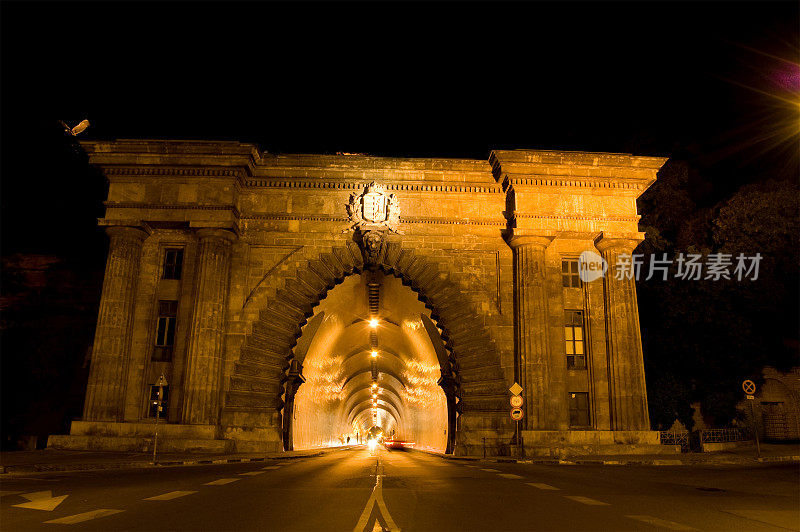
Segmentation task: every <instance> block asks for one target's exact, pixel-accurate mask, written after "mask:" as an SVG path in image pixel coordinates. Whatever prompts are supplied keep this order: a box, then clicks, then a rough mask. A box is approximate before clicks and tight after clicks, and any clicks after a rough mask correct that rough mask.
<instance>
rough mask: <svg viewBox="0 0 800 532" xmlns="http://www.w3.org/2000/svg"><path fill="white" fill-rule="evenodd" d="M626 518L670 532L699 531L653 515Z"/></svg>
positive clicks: (628, 516)
mask: <svg viewBox="0 0 800 532" xmlns="http://www.w3.org/2000/svg"><path fill="white" fill-rule="evenodd" d="M625 517H627V518H629V519H636V520H637V521H641V522H643V523H647V524H649V525H656V526H662V527H664V528H669V529H670V530H697V529H696V528H692V527H690V526H686V525H682V524H680V523H676V522H675V521H667V520H666V519H659V518H658V517H653V516H651V515H626V516H625Z"/></svg>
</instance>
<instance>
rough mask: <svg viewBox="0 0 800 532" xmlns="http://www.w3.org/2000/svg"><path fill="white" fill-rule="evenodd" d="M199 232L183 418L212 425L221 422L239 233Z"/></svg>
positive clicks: (190, 422) (194, 422)
mask: <svg viewBox="0 0 800 532" xmlns="http://www.w3.org/2000/svg"><path fill="white" fill-rule="evenodd" d="M197 236H198V238H199V241H200V243H199V246H198V257H197V267H196V272H197V273H196V275H195V303H194V309H193V312H192V330H191V332H190V338H189V349H188V354H187V359H186V369H185V380H184V387H183V397H184V400H183V410H182V419H183V422H184V423H187V424H199V425H212V424H216V423H217V422H218V418H219V410H220V395H221V390H222V354H223V352H224V343H225V309H226V301H227V297H228V284H229V279H230V263H231V243H232V242H233V240H234V239H235V235H234V234H233V233H232V232H230V231H226V230H223V229H200V230H198V231H197Z"/></svg>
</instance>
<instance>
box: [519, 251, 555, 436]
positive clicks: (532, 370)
mask: <svg viewBox="0 0 800 532" xmlns="http://www.w3.org/2000/svg"><path fill="white" fill-rule="evenodd" d="M551 240H552V239H551V238H548V237H540V236H513V237H512V238H511V239H509V245H510V246H511V248H512V249H513V250H514V346H515V356H514V374H515V378H516V380H517V382H518V383H519V384H520V386H522V388H523V390H524V391H523V392H522V395H523V398H524V400H525V402H524V404H523V409H524V410H525V418H524V421H523V428H524V429H525V430H545V429H548V428H550V423H549V421H548V415H547V409H546V404H547V398H548V392H549V380H550V376H549V371H550V367H549V364H548V361H549V350H548V340H547V339H548V329H547V288H546V285H545V263H544V251H545V249H546V248H547V246H548V245H549V244H550V241H551Z"/></svg>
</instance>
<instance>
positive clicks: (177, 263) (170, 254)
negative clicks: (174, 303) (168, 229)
mask: <svg viewBox="0 0 800 532" xmlns="http://www.w3.org/2000/svg"><path fill="white" fill-rule="evenodd" d="M181 273H183V250H182V249H167V250H166V251H164V271H163V275H162V276H161V278H162V279H180V278H181Z"/></svg>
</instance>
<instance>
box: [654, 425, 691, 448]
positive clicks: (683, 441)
mask: <svg viewBox="0 0 800 532" xmlns="http://www.w3.org/2000/svg"><path fill="white" fill-rule="evenodd" d="M659 435H660V440H661V445H680V446H681V451H682V452H688V451H689V449H690V444H691V438H690V433H689V431H687V430H682V431H678V432H672V431H666V430H662V431H661V432H660V433H659Z"/></svg>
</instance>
